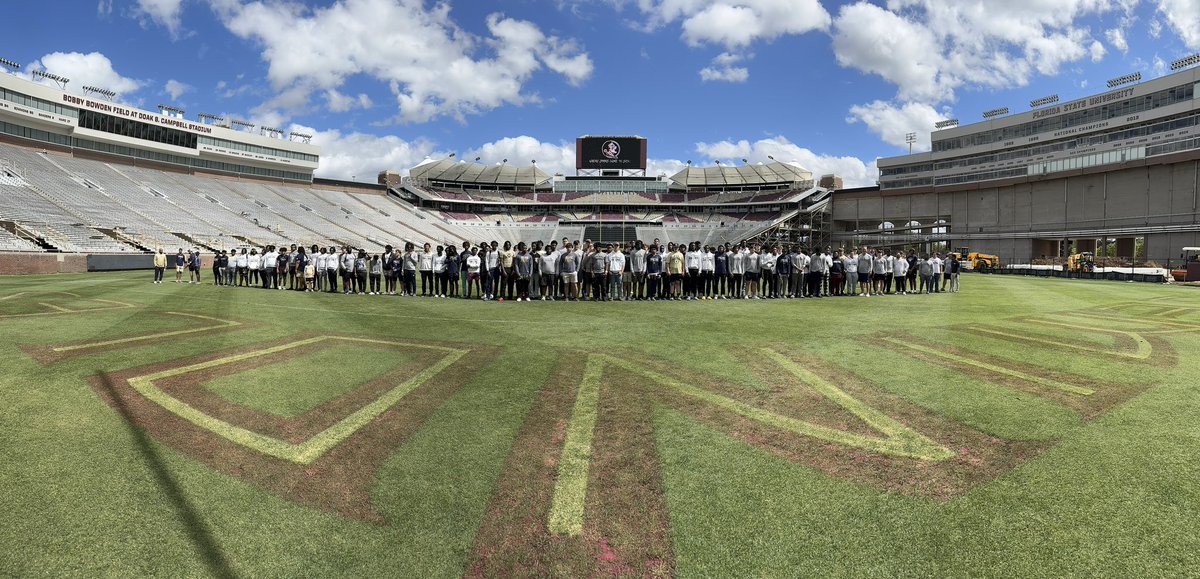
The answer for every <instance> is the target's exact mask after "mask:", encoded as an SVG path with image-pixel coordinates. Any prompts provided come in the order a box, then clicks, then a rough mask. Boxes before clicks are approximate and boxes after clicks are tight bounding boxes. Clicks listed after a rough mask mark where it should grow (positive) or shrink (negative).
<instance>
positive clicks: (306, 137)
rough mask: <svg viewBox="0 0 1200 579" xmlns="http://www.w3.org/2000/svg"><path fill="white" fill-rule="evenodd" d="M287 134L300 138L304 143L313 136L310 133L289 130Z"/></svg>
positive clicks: (309, 141)
mask: <svg viewBox="0 0 1200 579" xmlns="http://www.w3.org/2000/svg"><path fill="white" fill-rule="evenodd" d="M289 136H291V137H293V138H296V139H300V140H302V141H304V142H305V143H311V142H312V138H313V136H312V135H309V134H307V133H297V132H291V133H289Z"/></svg>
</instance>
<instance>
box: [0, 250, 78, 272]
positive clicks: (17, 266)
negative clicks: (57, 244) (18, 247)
mask: <svg viewBox="0 0 1200 579" xmlns="http://www.w3.org/2000/svg"><path fill="white" fill-rule="evenodd" d="M86 271H87V256H86V255H83V254H67V253H0V275H29V274H38V273H83V272H86Z"/></svg>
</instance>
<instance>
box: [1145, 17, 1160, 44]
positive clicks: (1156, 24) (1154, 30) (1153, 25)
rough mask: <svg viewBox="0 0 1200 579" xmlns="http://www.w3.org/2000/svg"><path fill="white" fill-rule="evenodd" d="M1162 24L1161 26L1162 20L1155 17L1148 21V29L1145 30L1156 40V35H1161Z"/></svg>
mask: <svg viewBox="0 0 1200 579" xmlns="http://www.w3.org/2000/svg"><path fill="white" fill-rule="evenodd" d="M1162 26H1163V25H1162V21H1161V20H1159V19H1157V18H1155V19H1154V20H1151V21H1150V26H1149V30H1148V31H1147V34H1149V35H1150V38H1153V39H1155V40H1157V39H1158V37H1159V35H1161V34H1162Z"/></svg>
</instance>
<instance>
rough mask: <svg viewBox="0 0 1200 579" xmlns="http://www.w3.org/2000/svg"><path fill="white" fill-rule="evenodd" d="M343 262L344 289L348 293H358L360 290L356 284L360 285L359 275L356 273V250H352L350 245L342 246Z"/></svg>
mask: <svg viewBox="0 0 1200 579" xmlns="http://www.w3.org/2000/svg"><path fill="white" fill-rule="evenodd" d="M341 262H342V277H343V279H342V289H343V290H345V292H346V293H347V294H353V293H357V292H358V290H357V289H356V288H355V286H356V285H358V277H357V276H355V274H354V262H355V258H354V252H353V251H351V250H350V248H349V247H343V248H342V257H341Z"/></svg>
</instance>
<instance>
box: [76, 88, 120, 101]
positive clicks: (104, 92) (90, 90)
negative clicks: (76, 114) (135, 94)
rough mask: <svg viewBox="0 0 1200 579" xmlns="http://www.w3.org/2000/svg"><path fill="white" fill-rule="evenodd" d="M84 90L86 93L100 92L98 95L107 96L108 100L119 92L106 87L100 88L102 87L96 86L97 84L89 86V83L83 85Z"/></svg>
mask: <svg viewBox="0 0 1200 579" xmlns="http://www.w3.org/2000/svg"><path fill="white" fill-rule="evenodd" d="M83 92H85V93H96V94H98V95H100V96H102V97H104V98H106V99H108V100H112V99H113V97H115V96H117V93H116V92H114V91H111V90H108V89H106V88H100V87H96V86H88V85H84V87H83Z"/></svg>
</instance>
